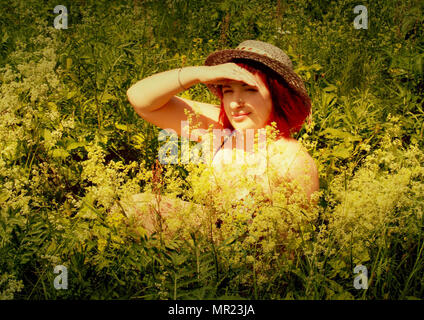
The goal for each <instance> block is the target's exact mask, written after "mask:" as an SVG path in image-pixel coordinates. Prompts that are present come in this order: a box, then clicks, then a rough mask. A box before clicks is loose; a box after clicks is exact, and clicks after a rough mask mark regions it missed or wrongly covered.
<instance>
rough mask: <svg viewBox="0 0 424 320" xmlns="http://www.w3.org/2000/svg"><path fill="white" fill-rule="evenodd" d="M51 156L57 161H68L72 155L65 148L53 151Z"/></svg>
mask: <svg viewBox="0 0 424 320" xmlns="http://www.w3.org/2000/svg"><path fill="white" fill-rule="evenodd" d="M51 155H52V157H53V158H56V159H66V158H67V157H68V156H69V155H70V154H69V152H68V151H66V150H65V149H63V148H57V149H53V150H52V152H51Z"/></svg>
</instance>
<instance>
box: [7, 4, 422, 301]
mask: <svg viewBox="0 0 424 320" xmlns="http://www.w3.org/2000/svg"><path fill="white" fill-rule="evenodd" d="M62 4H63V5H65V6H67V8H68V13H69V21H68V26H69V28H68V29H67V30H56V29H54V27H53V20H54V18H55V14H54V13H53V8H54V7H55V6H56V3H55V2H54V1H44V2H42V3H41V2H39V1H14V2H11V3H9V4H2V6H1V7H0V12H1V14H0V16H1V19H0V28H1V30H2V32H1V36H0V67H1V71H0V85H1V91H0V298H1V299H13V298H14V299H35V300H36V299H225V298H236V299H415V298H419V299H421V298H423V282H422V271H423V270H422V266H423V265H424V258H423V243H424V241H423V240H424V232H423V210H424V205H423V203H424V201H423V200H424V199H423V194H424V192H423V191H424V190H423V189H424V184H423V182H422V181H424V180H423V176H424V168H423V163H424V154H423V130H424V126H423V123H424V112H423V108H424V105H423V99H422V97H423V93H424V69H423V68H424V67H423V65H424V64H423V59H424V42H423V39H424V37H423V33H424V29H423V16H424V15H423V13H424V12H423V6H422V4H421V3H420V1H418V0H417V1H414V0H410V1H394V0H391V1H385V2H379V3H376V2H375V1H365V2H363V3H362V4H363V5H365V6H366V7H367V8H368V12H369V15H370V18H369V19H370V20H369V29H367V30H355V29H354V28H353V19H354V18H355V14H354V13H353V8H354V7H355V6H356V4H357V3H356V2H354V1H350V0H349V1H343V2H339V3H337V4H334V3H330V2H328V1H320V2H316V1H315V2H314V1H307V0H303V1H299V2H297V3H296V4H293V3H286V2H285V1H277V2H276V3H275V2H274V1H256V0H254V1H248V2H246V1H235V0H233V1H230V0H225V1H176V0H174V1H165V2H164V1H160V2H158V1H113V2H111V1H88V0H86V1H83V0H80V1H72V2H69V1H65V2H63V3H62ZM278 30H282V31H289V33H287V32H286V33H282V32H278ZM245 39H258V40H263V41H269V42H271V43H273V44H276V45H278V46H280V47H281V48H283V49H284V50H285V51H286V52H287V53H288V54H289V55H290V57H291V58H292V60H293V62H294V65H295V69H296V70H297V71H298V73H299V74H300V75H301V77H302V78H303V79H304V80H305V84H306V86H307V89H308V92H309V93H310V96H311V98H312V102H313V119H312V120H313V121H312V124H311V125H310V126H307V125H305V126H304V128H303V129H302V130H301V131H300V132H299V133H297V134H296V136H295V137H296V138H298V139H300V140H301V141H302V142H303V144H304V145H305V146H306V147H307V148H308V150H309V152H310V153H311V155H312V156H313V158H314V159H316V162H317V164H318V167H319V173H320V189H321V191H322V194H321V196H320V199H319V206H318V209H317V211H316V212H312V213H308V212H306V213H305V217H303V216H302V215H301V214H300V213H299V211H296V210H297V209H296V208H295V207H285V208H284V210H286V211H284V212H285V215H284V216H283V217H284V219H286V220H284V221H287V223H292V224H293V229H295V230H297V231H296V232H294V233H292V234H291V235H290V236H289V237H288V238H287V239H285V241H284V242H283V243H282V244H283V245H284V246H285V247H286V251H283V252H281V251H276V249H275V248H274V247H273V246H272V243H273V241H274V240H276V239H278V237H277V236H276V235H272V234H271V233H270V234H271V235H267V236H265V238H264V240H263V239H261V240H259V238H258V239H257V241H256V242H252V243H250V242H249V241H250V240H251V239H250V238H249V237H246V238H242V237H238V236H237V235H243V232H245V231H246V230H250V233H251V234H250V235H251V236H252V237H253V235H254V234H258V235H259V234H265V232H266V230H265V228H264V226H262V225H259V224H258V226H257V229H246V228H253V227H247V226H246V225H245V224H243V220H242V218H240V219H241V220H240V221H239V225H238V226H234V227H233V228H232V229H231V228H228V229H225V228H224V229H225V230H226V231H225V232H227V233H225V232H224V231H222V232H223V239H222V241H218V240H216V239H214V241H211V239H210V234H209V233H208V232H207V230H208V228H213V227H214V224H213V223H210V224H208V223H205V225H204V226H203V227H204V229H205V230H206V231H204V232H200V231H199V232H192V233H191V234H190V232H188V234H186V236H185V237H175V238H173V239H166V238H163V237H162V236H161V235H160V234H158V235H156V236H155V237H152V238H146V237H143V236H142V235H141V231H140V230H141V229H140V228H139V226H138V225H137V224H136V223H135V222H134V221H133V220H131V217H128V216H127V215H126V212H125V210H121V211H120V210H115V211H114V208H116V206H118V205H119V204H120V203H121V202H122V201H123V199H124V198H125V196H126V195H128V194H134V193H138V192H141V191H143V190H146V189H148V188H149V187H151V186H155V183H160V185H159V187H160V188H162V189H165V190H168V191H174V190H177V191H178V193H179V196H180V197H185V198H193V200H195V201H197V202H200V203H201V202H202V201H203V202H204V203H205V204H208V205H209V209H211V210H212V209H213V204H211V201H210V196H207V195H206V198H202V197H203V195H202V194H200V193H199V194H193V191H199V190H200V191H201V190H202V188H203V187H202V186H203V185H202V182H201V181H197V182H196V181H191V180H188V171H187V168H185V167H184V166H167V167H165V168H164V170H165V171H164V173H166V175H165V174H164V178H163V181H160V182H157V181H156V182H154V181H152V177H151V173H152V167H153V166H154V164H155V163H156V160H157V151H158V148H159V143H158V139H157V136H158V132H159V130H158V128H156V127H154V126H152V125H151V124H148V123H146V122H145V121H143V120H142V119H141V118H140V117H138V116H137V114H136V113H135V112H134V111H133V109H132V108H131V106H130V105H129V103H128V101H127V99H126V94H125V93H126V90H127V89H128V88H129V87H130V86H131V85H132V84H133V83H135V82H136V81H138V80H140V79H142V78H144V77H147V76H149V75H151V74H154V73H156V72H160V71H164V70H168V69H172V68H177V67H181V66H185V65H201V64H202V63H203V61H204V59H205V57H206V56H207V55H208V54H209V53H210V52H212V51H214V50H218V49H221V48H229V47H235V46H236V45H237V44H238V43H239V42H241V41H242V40H245ZM184 94H185V95H186V96H187V97H190V98H192V99H198V100H200V101H210V102H212V101H214V102H216V100H214V99H215V98H214V97H213V96H212V95H211V94H210V92H209V91H208V90H207V88H206V87H205V86H204V85H198V86H196V87H193V88H191V89H190V90H189V91H188V92H186V93H184ZM177 181H180V182H181V185H180V186H175V185H173V184H172V183H171V182H174V183H175V182H177ZM196 197H197V198H196ZM265 209H266V210H268V211H266V210H265V211H266V212H267V214H269V217H267V216H266V214H264V215H263V218H264V221H269V223H271V222H272V223H273V224H274V225H276V226H277V225H278V228H286V227H287V226H286V225H284V224H283V223H281V224H279V223H280V222H281V221H282V220H281V219H280V220H279V219H276V218H275V217H274V218H273V216H272V214H273V212H274V211H273V210H274V209H275V208H272V207H266V206H265ZM308 214H309V215H308ZM302 217H303V218H302ZM265 218H267V219H269V220H265ZM273 219H274V220H273ZM256 220H259V219H256ZM270 225H271V224H270ZM261 228H263V229H261ZM237 232H238V233H237ZM255 232H256V233H255ZM261 232H262V233H261ZM249 239H250V240H249ZM280 241H281V238H280ZM278 244H280V243H278ZM267 246H268V247H267ZM267 248H269V249H267ZM267 250H269V251H267ZM60 264H63V265H65V266H66V267H67V268H68V270H69V274H68V281H69V288H68V289H67V290H56V289H55V288H54V286H53V281H54V279H55V277H56V276H57V275H56V274H54V273H53V269H54V266H56V265H60ZM359 264H362V265H365V266H366V267H367V269H368V280H369V283H368V285H369V288H368V289H367V290H357V289H355V288H354V287H353V281H354V278H355V277H356V276H357V275H356V274H354V272H353V269H354V268H355V266H356V265H359Z"/></svg>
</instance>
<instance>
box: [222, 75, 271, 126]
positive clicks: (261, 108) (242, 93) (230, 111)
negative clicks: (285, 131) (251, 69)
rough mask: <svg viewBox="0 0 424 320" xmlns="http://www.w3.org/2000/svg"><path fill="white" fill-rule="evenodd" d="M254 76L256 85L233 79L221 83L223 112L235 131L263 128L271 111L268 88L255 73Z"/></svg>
mask: <svg viewBox="0 0 424 320" xmlns="http://www.w3.org/2000/svg"><path fill="white" fill-rule="evenodd" d="M254 77H255V78H256V82H257V86H256V87H254V86H249V85H247V84H246V83H244V82H240V81H234V80H227V81H225V82H224V84H223V85H222V94H223V104H224V109H225V113H226V114H227V117H228V120H230V122H231V124H232V125H233V127H234V129H236V130H237V131H244V130H245V129H261V128H264V127H265V125H266V124H267V122H268V120H269V118H270V115H271V112H272V99H271V94H270V92H269V90H268V88H267V87H266V86H265V84H264V82H263V81H262V79H261V78H260V77H259V76H258V75H257V74H256V75H254Z"/></svg>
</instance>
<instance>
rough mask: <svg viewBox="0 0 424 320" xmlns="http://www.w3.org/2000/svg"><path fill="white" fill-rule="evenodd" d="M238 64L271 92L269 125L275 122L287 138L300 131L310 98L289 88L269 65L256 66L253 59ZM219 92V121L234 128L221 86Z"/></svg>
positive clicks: (307, 112)
mask: <svg viewBox="0 0 424 320" xmlns="http://www.w3.org/2000/svg"><path fill="white" fill-rule="evenodd" d="M236 64H237V65H238V66H240V67H242V68H243V69H246V70H247V71H249V72H251V73H252V74H257V75H258V76H259V77H260V78H261V80H262V81H263V82H264V83H265V86H266V87H267V89H268V90H269V92H270V93H271V99H272V112H271V115H270V118H269V120H268V122H267V125H271V123H272V122H275V123H276V124H277V129H278V131H279V135H280V136H284V137H287V138H288V137H290V135H291V134H292V133H295V132H298V131H299V130H300V129H301V128H302V125H303V122H304V121H305V119H306V118H307V116H308V115H309V114H310V112H311V102H310V99H307V100H306V101H304V100H303V99H302V98H301V97H300V96H299V95H298V94H297V93H295V92H294V91H293V90H292V89H291V88H289V87H288V85H287V84H286V83H285V82H284V81H283V80H281V77H279V76H278V75H277V74H276V73H275V72H273V71H272V70H271V69H268V68H267V67H264V66H262V65H259V64H258V65H257V66H256V65H255V63H254V62H253V63H252V62H251V61H248V62H247V61H243V62H236ZM218 94H219V97H220V98H221V110H220V113H219V121H220V123H221V124H222V126H223V127H224V128H228V129H231V130H234V127H233V126H232V124H231V122H230V120H228V117H227V114H226V113H225V110H224V103H223V99H222V97H223V95H222V88H221V86H219V88H218Z"/></svg>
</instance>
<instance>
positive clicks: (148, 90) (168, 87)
mask: <svg viewBox="0 0 424 320" xmlns="http://www.w3.org/2000/svg"><path fill="white" fill-rule="evenodd" d="M205 68H207V67H205V66H192V67H185V68H181V69H180V68H179V69H173V70H169V71H165V72H161V73H157V74H154V75H152V76H150V77H147V78H145V79H143V80H140V81H138V82H137V83H135V84H134V85H133V86H131V87H130V88H129V89H128V91H127V97H128V100H129V102H130V103H131V105H132V106H133V107H134V109H136V110H137V111H139V112H141V113H143V112H151V111H154V110H157V109H159V108H160V107H162V106H163V105H164V104H166V103H167V102H168V101H169V100H170V99H171V98H172V97H173V96H175V95H176V94H178V93H179V92H181V91H183V90H186V89H188V88H190V87H191V86H193V85H195V84H197V83H199V82H200V81H201V76H202V73H203V72H204V69H205Z"/></svg>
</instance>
